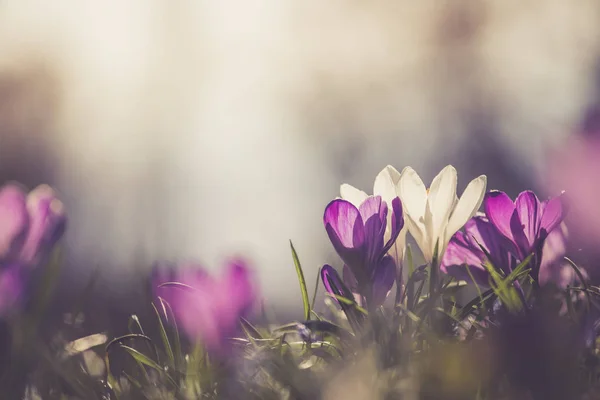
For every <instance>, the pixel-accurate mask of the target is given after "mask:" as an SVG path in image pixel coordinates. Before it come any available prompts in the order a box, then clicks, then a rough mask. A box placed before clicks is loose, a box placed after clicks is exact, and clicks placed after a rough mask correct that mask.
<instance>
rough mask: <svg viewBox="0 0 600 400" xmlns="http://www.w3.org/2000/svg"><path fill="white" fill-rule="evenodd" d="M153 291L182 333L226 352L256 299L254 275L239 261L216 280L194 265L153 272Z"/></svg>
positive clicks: (219, 351) (212, 349)
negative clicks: (177, 322) (167, 305)
mask: <svg viewBox="0 0 600 400" xmlns="http://www.w3.org/2000/svg"><path fill="white" fill-rule="evenodd" d="M154 275H155V276H154V279H153V281H154V284H153V286H154V290H155V293H156V295H157V297H158V298H159V299H164V300H165V301H166V302H167V303H168V304H169V306H170V307H171V309H172V310H173V314H174V315H175V318H177V320H178V321H179V323H180V324H181V326H182V328H183V330H184V331H185V333H186V334H187V335H188V336H189V337H191V338H194V339H197V340H199V341H201V342H202V344H203V345H204V346H206V347H207V348H208V349H210V350H211V351H214V352H216V353H226V352H227V350H229V347H230V346H229V345H228V341H227V340H228V339H229V338H232V337H233V336H234V335H235V334H236V333H237V332H238V328H239V320H240V318H241V317H244V316H246V314H247V313H248V312H249V311H250V309H251V307H252V306H253V304H254V303H255V301H256V298H257V289H256V287H255V284H254V278H253V272H252V270H251V269H250V268H249V267H248V265H247V264H246V262H245V261H244V260H241V259H234V260H231V261H230V262H229V263H228V264H227V265H226V269H225V271H224V272H223V274H222V276H221V277H219V278H215V277H213V276H211V275H210V274H209V273H208V272H206V271H205V270H204V269H202V268H201V267H199V266H197V265H194V264H184V265H178V266H176V267H175V268H174V269H169V270H166V271H165V270H164V269H156V270H155V274H154Z"/></svg>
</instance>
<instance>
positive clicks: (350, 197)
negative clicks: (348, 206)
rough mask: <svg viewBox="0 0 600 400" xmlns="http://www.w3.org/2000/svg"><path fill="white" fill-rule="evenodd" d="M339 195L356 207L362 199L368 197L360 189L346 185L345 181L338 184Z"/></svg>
mask: <svg viewBox="0 0 600 400" xmlns="http://www.w3.org/2000/svg"><path fill="white" fill-rule="evenodd" d="M340 195H341V196H342V199H344V200H346V201H349V202H350V203H352V204H353V205H354V206H356V207H359V206H360V205H361V204H362V203H363V201H365V200H366V199H367V197H369V196H368V195H367V194H366V193H365V192H363V191H362V190H360V189H357V188H355V187H354V186H352V185H348V184H347V183H344V184H343V185H342V186H340Z"/></svg>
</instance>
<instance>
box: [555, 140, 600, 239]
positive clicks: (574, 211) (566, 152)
mask: <svg viewBox="0 0 600 400" xmlns="http://www.w3.org/2000/svg"><path fill="white" fill-rule="evenodd" d="M545 171H547V174H546V176H545V177H544V180H545V182H546V184H547V186H548V189H550V190H564V191H565V197H566V201H567V204H568V207H569V217H568V223H569V230H570V232H571V233H572V234H573V235H574V236H576V238H577V240H578V241H581V242H582V243H583V244H586V245H592V246H594V245H596V243H598V242H600V207H598V198H600V180H599V179H598V173H599V172H600V137H599V136H598V135H589V136H586V137H580V136H578V137H571V138H569V140H568V141H566V142H565V143H563V144H562V145H561V147H560V149H557V150H556V151H555V152H554V153H553V154H551V156H550V157H549V161H548V163H547V168H546V169H545Z"/></svg>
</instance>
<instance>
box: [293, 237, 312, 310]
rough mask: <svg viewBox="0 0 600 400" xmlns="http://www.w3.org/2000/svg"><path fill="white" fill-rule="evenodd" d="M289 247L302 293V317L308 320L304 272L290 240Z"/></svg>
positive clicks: (307, 300) (308, 307) (308, 303)
mask: <svg viewBox="0 0 600 400" xmlns="http://www.w3.org/2000/svg"><path fill="white" fill-rule="evenodd" d="M290 247H291V248H292V258H293V259H294V266H295V267H296V273H297V274H298V282H299V283H300V292H301V293H302V303H304V319H305V320H306V321H309V320H310V300H309V298H308V290H307V289H306V280H305V279H304V272H302V266H301V265H300V259H298V253H296V249H295V248H294V244H293V243H292V241H291V240H290Z"/></svg>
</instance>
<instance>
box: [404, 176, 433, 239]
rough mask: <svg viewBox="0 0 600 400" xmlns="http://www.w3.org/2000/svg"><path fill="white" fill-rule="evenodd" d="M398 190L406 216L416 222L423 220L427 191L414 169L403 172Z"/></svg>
mask: <svg viewBox="0 0 600 400" xmlns="http://www.w3.org/2000/svg"><path fill="white" fill-rule="evenodd" d="M397 189H398V195H399V196H400V200H401V201H402V207H403V209H404V212H405V214H407V215H410V216H411V217H412V219H413V220H414V221H419V220H421V219H422V218H423V216H424V215H425V204H426V203H427V190H426V189H425V184H424V183H423V181H422V180H421V178H420V177H419V175H418V174H417V173H416V172H415V170H414V169H412V168H411V167H406V168H404V169H403V170H402V173H400V178H399V181H398V188H397ZM413 236H414V235H413Z"/></svg>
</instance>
